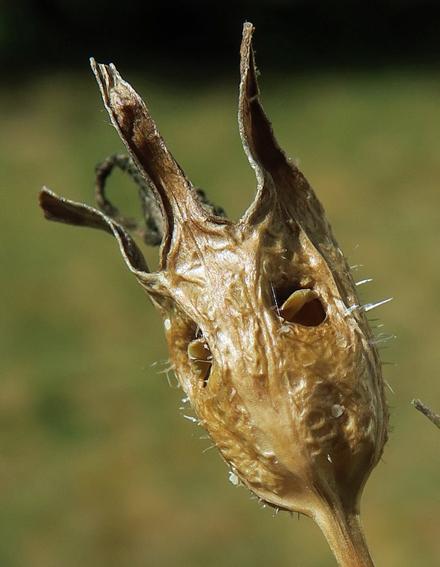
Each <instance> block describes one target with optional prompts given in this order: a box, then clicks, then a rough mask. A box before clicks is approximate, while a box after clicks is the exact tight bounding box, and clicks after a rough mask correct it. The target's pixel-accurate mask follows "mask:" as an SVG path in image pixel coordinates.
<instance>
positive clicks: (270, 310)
mask: <svg viewBox="0 0 440 567" xmlns="http://www.w3.org/2000/svg"><path fill="white" fill-rule="evenodd" d="M252 33H253V26H252V25H251V24H250V23H246V24H245V25H244V29H243V40H242V45H241V67H240V71H241V82H240V97H239V128H240V135H241V138H242V142H243V146H244V149H245V152H246V154H247V157H248V159H249V162H250V164H251V166H252V167H253V169H254V171H255V174H256V178H257V183H258V186H257V195H256V198H255V201H254V202H253V203H252V205H251V206H250V208H249V209H248V210H247V212H246V213H245V215H244V216H243V217H242V218H241V219H240V220H239V221H238V222H235V223H234V222H231V221H229V220H227V219H225V218H222V217H219V216H215V215H213V214H212V210H210V209H209V208H208V207H206V206H204V205H203V204H202V202H201V200H200V199H199V197H198V195H197V193H196V191H195V190H194V188H193V187H192V185H191V183H190V182H189V181H188V179H187V178H186V177H185V175H184V173H183V171H182V170H181V168H180V167H179V165H178V164H177V162H176V161H175V160H174V158H173V156H172V155H171V154H170V152H169V151H168V149H167V148H166V146H165V143H164V141H163V139H162V138H161V136H160V134H159V132H158V130H157V128H156V125H155V123H154V122H153V120H152V118H151V116H150V114H149V111H148V109H147V107H146V106H145V104H144V102H143V101H142V100H141V98H140V97H139V96H138V94H137V93H136V92H135V91H134V90H133V89H132V87H131V86H130V85H129V84H127V83H126V82H125V81H124V80H123V79H122V78H121V77H120V75H119V74H118V72H117V71H116V69H115V67H114V66H112V65H110V66H106V65H97V64H95V62H94V61H92V67H93V71H94V73H95V75H96V78H97V80H98V83H99V86H100V89H101V92H102V96H103V99H104V104H105V106H106V108H107V110H108V112H109V114H110V117H111V120H112V122H113V124H114V126H115V127H116V129H117V131H118V133H119V135H120V136H121V138H122V140H123V141H124V143H125V145H126V147H127V150H128V152H129V154H130V156H131V158H132V159H133V161H134V163H135V164H136V165H137V167H138V170H139V172H140V173H141V175H142V176H143V178H144V179H145V181H146V182H147V183H148V185H149V186H150V187H151V189H152V191H153V194H154V197H155V199H156V202H157V205H158V206H159V208H160V212H161V215H162V222H163V234H164V235H163V240H162V246H161V252H160V268H159V270H158V271H157V272H155V273H150V272H149V271H148V268H147V265H146V262H145V260H144V257H143V255H142V254H141V252H140V250H139V249H138V248H137V246H136V244H135V243H134V241H133V240H132V239H131V237H130V236H129V235H128V234H127V233H126V231H125V230H124V229H123V228H122V226H120V225H119V224H117V223H116V222H115V221H114V220H112V219H111V218H109V217H108V216H106V215H104V214H103V213H101V212H99V211H97V210H95V209H92V208H91V207H88V206H86V205H81V204H77V203H74V202H72V201H68V200H66V199H62V198H60V197H57V196H56V195H55V194H54V193H52V192H51V191H49V190H47V189H43V191H42V192H41V196H40V201H41V206H42V207H43V209H44V211H45V214H46V217H47V218H49V219H52V220H57V221H61V222H67V223H70V224H77V225H86V226H91V227H95V228H101V229H104V230H106V231H108V232H110V233H112V234H113V235H114V236H115V237H116V239H117V240H118V243H119V246H120V249H121V252H122V255H123V257H124V260H125V262H126V264H127V266H128V267H129V269H130V270H131V271H132V272H133V273H134V275H135V276H136V278H137V280H138V281H139V283H140V284H141V285H142V286H143V287H144V289H145V290H146V291H147V293H148V295H149V297H150V298H151V300H152V301H153V303H154V305H155V306H156V307H157V309H158V310H159V312H160V314H161V316H162V317H163V320H164V326H165V335H166V338H167V341H168V346H169V351H170V356H171V360H172V363H173V366H174V369H175V372H176V375H177V378H178V380H179V382H180V385H181V386H182V388H183V390H184V391H185V393H186V394H187V396H188V398H189V400H190V402H191V405H192V407H193V408H194V411H195V413H196V415H197V416H198V419H199V422H200V423H201V424H202V425H203V427H205V428H206V429H207V431H208V432H209V434H210V436H211V437H212V439H213V441H214V443H215V445H216V446H217V447H218V449H219V451H220V453H221V455H222V456H223V458H224V459H225V461H226V462H227V463H228V465H229V466H230V467H231V470H232V472H233V474H234V475H235V477H234V478H238V479H240V481H241V483H242V484H244V485H245V486H247V487H248V488H249V489H250V490H251V491H252V492H254V493H255V494H256V495H257V496H258V497H259V498H260V499H261V500H263V501H264V502H267V503H269V504H270V505H272V506H274V507H277V508H279V509H283V510H290V511H297V512H301V513H303V514H306V515H308V516H310V517H312V518H313V519H314V520H315V521H316V522H317V523H318V524H319V526H320V527H321V529H322V530H323V532H324V534H325V536H326V537H327V539H328V542H329V544H330V546H331V548H332V550H333V552H334V554H335V556H336V558H337V560H338V562H339V564H340V565H345V566H358V567H359V566H369V565H370V566H371V565H372V560H371V558H370V555H369V553H368V550H367V546H366V543H365V540H364V538H363V535H362V531H361V528H360V525H359V500H360V495H361V492H362V489H363V486H364V484H365V482H366V480H367V478H368V476H369V474H370V472H371V470H372V469H373V468H374V466H375V465H376V464H377V462H378V460H379V458H380V456H381V454H382V450H383V446H384V444H385V441H386V438H387V422H388V411H387V406H386V402H385V396H384V388H383V381H382V376H381V365H380V361H379V357H378V353H377V350H376V348H375V346H374V341H373V336H372V333H371V331H370V328H369V325H368V321H367V318H366V315H365V310H366V309H363V308H362V307H359V300H358V297H357V293H356V287H355V284H354V281H353V279H352V276H351V274H350V269H349V267H348V265H347V262H346V259H345V257H344V255H343V254H342V252H341V250H340V249H339V247H338V245H337V243H336V241H335V239H334V237H333V234H332V231H331V228H330V225H329V223H328V222H327V219H326V217H325V215H324V210H323V208H322V206H321V204H320V202H319V201H318V199H317V197H316V195H315V193H314V192H313V190H312V188H311V187H310V185H309V184H308V182H307V180H306V179H305V178H304V176H303V175H302V173H301V172H300V171H299V170H298V168H297V167H296V166H295V165H294V163H293V162H292V161H291V160H289V159H288V158H287V157H286V156H285V154H284V153H283V151H282V150H281V149H280V148H279V146H278V144H277V142H276V140H275V138H274V135H273V132H272V127H271V125H270V122H269V121H268V119H267V117H266V115H265V113H264V111H263V108H262V106H261V104H260V101H259V90H258V85H257V78H256V76H257V75H256V69H255V63H254V55H253V51H252V44H251V41H252Z"/></svg>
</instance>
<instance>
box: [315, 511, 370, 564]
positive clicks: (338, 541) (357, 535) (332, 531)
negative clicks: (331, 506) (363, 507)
mask: <svg viewBox="0 0 440 567" xmlns="http://www.w3.org/2000/svg"><path fill="white" fill-rule="evenodd" d="M315 519H316V522H317V523H318V525H319V527H320V528H321V530H322V531H323V533H324V535H325V537H326V539H327V542H328V544H329V546H330V548H331V550H332V551H333V554H334V556H335V558H336V560H337V562H338V565H339V566H340V567H374V563H373V560H372V559H371V555H370V553H369V551H368V547H367V542H366V541H365V537H364V534H363V532H362V527H361V524H360V521H359V515H358V514H356V513H345V512H344V511H343V510H336V509H335V510H328V511H327V513H323V514H320V515H319V516H317V517H316V518H315Z"/></svg>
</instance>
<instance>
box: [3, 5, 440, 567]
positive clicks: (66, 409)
mask: <svg viewBox="0 0 440 567" xmlns="http://www.w3.org/2000/svg"><path fill="white" fill-rule="evenodd" d="M312 4H313V9H314V10H315V11H313V10H312V9H311V8H310V4H309V5H308V7H307V3H304V2H292V3H288V2H275V3H272V4H271V3H269V2H256V3H254V4H253V5H251V4H250V3H238V5H237V4H236V3H235V4H234V7H233V8H232V7H231V9H230V10H229V11H228V7H227V4H226V5H224V4H222V5H215V6H213V7H212V8H211V7H208V9H207V11H208V12H210V11H211V10H215V14H214V15H213V14H211V13H208V14H206V13H205V10H206V8H205V7H203V5H202V4H199V3H197V2H190V3H189V4H188V3H187V4H186V5H185V7H183V6H182V5H179V6H180V8H179V10H180V11H179V10H177V12H175V13H174V12H172V10H170V9H169V7H168V8H166V7H165V8H164V7H163V8H162V10H160V9H159V7H157V6H155V7H154V8H153V7H151V6H150V5H149V4H148V3H147V4H144V5H143V7H142V9H143V10H144V11H145V10H146V11H147V12H148V10H150V11H151V13H149V14H146V15H145V19H140V20H139V19H138V20H137V19H136V13H137V12H136V9H139V10H140V9H141V7H140V5H136V6H134V7H132V8H130V9H131V10H132V12H130V11H129V12H128V13H129V14H131V16H130V18H131V19H130V18H128V19H127V10H129V8H127V7H126V6H125V7H119V8H118V9H119V11H117V10H116V7H115V6H114V5H113V3H112V2H109V3H106V4H105V5H104V4H103V3H102V2H98V3H97V4H93V7H92V6H90V7H89V8H87V5H86V3H84V2H78V3H76V5H75V6H76V8H74V7H73V6H74V3H72V2H65V3H57V2H55V3H54V2H42V3H41V4H40V8H38V7H37V4H36V3H34V2H17V3H15V4H13V5H12V3H11V5H9V6H8V5H7V4H6V5H5V6H4V7H3V8H1V12H0V14H1V15H2V22H1V23H2V25H1V26H0V47H1V48H2V49H1V59H2V62H3V70H4V72H3V75H2V82H1V85H0V108H1V110H0V113H1V130H0V172H1V173H0V180H1V188H2V189H1V191H0V199H1V208H0V226H1V230H2V239H1V245H0V258H1V265H2V277H1V279H0V292H1V297H2V316H1V318H0V337H1V341H0V349H1V356H0V360H1V376H0V483H1V484H0V566H1V567H22V566H23V567H31V566H32V567H59V566H62V567H64V566H65V567H73V566H77V565H82V566H84V567H101V566H106V567H113V566H114V567H119V566H133V567H141V566H142V567H144V566H148V567H149V566H158V567H175V566H181V565H183V566H189V567H199V566H200V567H201V566H205V565H211V566H213V567H227V566H228V567H229V566H234V567H235V566H237V567H238V566H250V565H252V566H262V565H273V566H275V567H312V566H319V567H321V566H322V567H327V566H329V567H330V566H331V565H334V561H333V559H332V557H331V555H330V551H329V549H328V548H327V544H326V543H325V541H324V538H323V536H322V535H321V534H320V532H319V531H318V528H317V527H315V526H314V525H313V523H312V522H311V521H310V520H308V519H307V518H304V517H301V518H300V519H297V518H296V516H295V517H290V516H288V515H287V514H284V513H280V514H279V515H278V516H276V517H274V515H273V512H272V511H271V510H269V509H261V506H260V505H259V504H258V503H257V502H256V501H255V500H252V499H251V497H250V494H249V493H248V492H247V491H246V490H245V489H243V488H236V487H234V486H233V485H232V484H230V483H229V482H228V479H227V469H226V467H225V465H224V464H223V462H222V461H221V459H220V458H219V456H218V455H217V454H216V453H215V450H208V449H209V447H210V445H211V443H210V441H209V440H208V439H206V438H205V434H204V432H203V431H202V430H201V429H200V428H198V427H196V426H195V425H194V424H192V423H190V422H189V421H187V420H186V419H184V418H183V416H182V411H181V410H179V407H180V406H181V402H180V400H181V398H182V396H183V393H182V391H180V390H179V389H178V388H177V387H176V383H175V380H174V378H173V377H172V376H169V381H168V379H167V374H166V372H164V370H165V369H166V368H167V351H166V347H165V341H164V338H163V334H162V325H161V322H160V319H159V316H158V315H157V314H156V312H155V311H154V309H153V307H152V306H151V304H150V303H149V301H148V299H147V298H146V296H145V295H144V294H143V292H142V291H141V289H140V287H139V286H137V285H136V283H135V281H134V279H133V278H132V277H131V276H130V274H129V273H128V272H127V270H126V269H125V267H124V265H123V262H122V260H121V258H120V256H119V253H118V251H117V248H116V245H115V243H114V242H113V241H112V239H110V238H109V237H108V236H107V235H105V234H100V233H97V232H93V231H86V230H85V231H83V230H80V229H75V228H71V227H65V226H61V225H55V224H50V223H47V222H46V221H44V220H43V217H42V214H41V211H40V210H39V209H38V207H37V192H38V190H39V188H40V186H41V185H42V184H44V183H45V184H47V185H48V186H49V187H51V188H52V189H53V190H55V191H56V192H58V193H60V194H62V195H64V196H67V197H70V198H72V199H75V200H79V201H84V202H89V203H91V202H92V200H93V181H94V179H93V177H94V174H93V170H94V166H95V164H96V163H97V162H98V161H99V160H101V159H102V158H104V157H106V156H107V155H108V154H111V153H114V152H115V151H121V149H122V146H121V143H120V142H119V140H118V137H117V135H116V132H115V131H114V129H113V128H112V127H110V125H109V120H108V117H107V115H106V113H105V112H104V111H103V106H102V103H101V100H100V97H99V95H98V90H97V87H96V85H95V84H94V79H93V78H92V76H91V73H90V72H89V71H88V69H87V60H86V57H85V55H86V54H87V55H91V54H97V55H98V56H99V55H101V59H102V58H104V60H108V59H109V58H112V59H115V60H116V62H117V63H118V66H119V69H120V71H121V72H122V73H123V75H124V76H125V78H126V79H127V80H129V81H130V82H131V83H132V84H133V85H134V86H135V87H136V88H137V90H138V91H139V92H140V93H141V94H142V95H143V96H144V98H145V99H146V100H147V101H148V104H149V107H150V109H151V111H152V113H153V116H154V117H155V118H156V120H157V122H158V124H159V127H160V128H161V131H162V134H163V135H164V137H165V139H166V140H167V143H168V145H169V147H170V148H171V149H172V151H173V152H174V154H175V155H176V157H177V159H178V160H179V162H180V163H181V164H182V165H183V166H184V168H185V170H186V172H187V174H188V175H189V177H190V178H191V179H192V181H193V183H194V184H196V185H198V186H201V187H204V188H206V190H207V191H208V193H209V195H210V196H211V197H212V199H213V200H215V201H216V202H218V203H220V204H222V205H223V206H224V207H225V208H226V210H227V212H228V213H229V215H230V216H231V217H232V218H237V217H239V216H240V215H241V214H242V213H243V211H244V210H245V209H246V207H247V206H248V205H249V203H250V202H251V199H252V198H253V192H254V186H255V181H254V178H253V174H252V172H251V170H250V168H249V166H248V164H247V162H246V158H245V156H244V153H243V151H242V149H241V145H240V141H239V136H238V129H237V125H236V103H237V89H238V46H239V41H240V28H241V24H242V22H243V21H244V20H245V19H246V18H248V19H250V20H251V21H253V22H254V23H255V24H256V25H257V34H256V38H255V40H256V48H257V56H258V61H259V62H260V68H261V70H262V72H263V75H262V78H261V86H262V90H263V103H264V105H265V108H266V110H267V112H268V114H269V115H270V117H271V119H272V121H273V124H274V128H275V131H276V134H277V137H278V139H279V141H280V143H281V145H282V146H283V147H284V148H285V149H286V151H287V152H288V154H289V155H291V156H294V157H296V158H297V159H299V161H300V167H301V168H302V170H303V171H304V173H305V174H306V176H307V177H308V179H309V180H310V182H311V183H312V185H313V186H314V187H315V189H316V190H317V193H318V195H319V197H320V198H321V200H322V201H323V203H324V206H325V208H326V210H327V213H328V217H329V218H330V221H331V223H332V225H333V228H334V231H335V234H336V236H337V238H338V240H339V242H340V244H341V247H342V248H343V250H344V251H345V253H346V255H347V256H348V258H349V260H350V263H351V264H357V265H358V264H362V266H361V267H359V268H358V269H357V271H356V277H357V279H364V278H366V277H373V278H374V282H373V283H370V284H367V285H365V286H363V287H361V288H360V291H361V295H362V298H363V299H364V300H365V301H375V300H380V299H383V298H386V297H389V296H393V297H394V298H395V299H394V301H393V302H392V303H391V304H388V305H386V306H384V307H382V308H380V310H377V312H375V311H373V313H374V315H373V316H379V317H381V319H382V321H383V323H384V324H385V327H384V329H385V331H386V332H390V333H392V334H395V335H397V340H395V341H394V342H392V343H391V344H389V345H388V348H387V349H385V350H384V351H383V352H382V357H383V360H384V361H386V362H389V363H391V364H389V365H387V366H385V377H386V379H387V380H388V382H389V383H390V391H389V392H388V399H389V404H390V406H391V427H392V431H391V436H390V441H389V443H388V445H387V447H386V451H385V455H384V459H383V462H381V463H380V465H379V466H378V467H377V469H376V471H375V472H374V473H373V476H372V477H371V479H370V482H369V483H368V485H367V488H366V491H365V495H364V499H363V521H364V525H365V530H366V534H367V538H368V541H369V543H370V546H371V549H372V553H373V555H374V557H375V558H376V560H377V565H378V566H387V567H388V566H389V567H394V566H399V567H412V566H414V565H423V566H424V567H434V566H436V565H438V564H439V562H440V537H439V535H440V534H439V522H438V515H439V504H440V495H439V484H440V483H439V476H440V452H439V442H440V434H439V432H438V431H437V430H436V429H435V428H434V427H433V426H432V425H431V424H430V423H429V422H428V421H427V420H426V419H425V418H424V417H422V416H421V415H420V414H418V413H417V412H416V411H415V410H414V409H413V408H412V406H411V405H410V401H411V399H412V398H413V397H420V398H422V399H423V400H424V401H425V402H426V403H428V404H430V405H432V406H433V407H434V408H436V409H437V410H440V388H439V378H438V370H439V368H440V349H439V347H438V345H439V343H440V325H439V323H440V300H439V296H438V294H439V289H440V263H439V260H440V255H439V242H440V237H439V221H440V211H439V205H440V199H439V194H438V188H439V184H440V160H439V156H440V137H439V130H440V73H439V71H438V69H437V66H436V56H437V54H438V45H437V43H436V41H437V42H438V39H437V38H438V37H439V35H438V34H436V33H435V31H436V30H438V29H439V26H438V18H437V19H435V18H436V17H437V16H436V13H435V11H429V10H428V8H429V7H430V6H431V4H430V3H429V2H427V3H425V2H422V3H416V2H402V3H399V2H390V3H386V4H387V6H388V7H387V10H385V11H384V12H383V14H382V15H378V14H377V13H376V14H375V13H370V11H369V10H367V12H366V13H367V14H368V19H367V20H365V18H364V19H363V20H362V16H360V15H359V14H358V13H357V12H355V11H354V10H352V11H351V12H350V11H348V8H347V7H348V6H349V5H350V3H346V2H344V3H335V4H333V11H332V10H330V9H329V7H328V4H327V5H325V3H323V2H322V3H319V2H318V3H312ZM330 4H332V3H330ZM97 5H98V6H99V7H100V8H101V10H102V13H101V12H100V11H99V9H98V8H97ZM128 5H130V4H129V3H128ZM421 5H423V6H424V8H423V9H424V10H425V12H422V13H421V7H420V6H421ZM41 6H43V8H44V9H43V8H41ZM237 6H239V7H238V8H237ZM252 6H253V7H252ZM197 7H199V9H198V10H197ZM431 7H432V6H431ZM357 9H359V7H358V8H357ZM57 10H58V12H60V13H62V15H63V18H64V19H61V20H60V19H57V17H58V16H57V14H58V12H57ZM105 10H106V11H105ZM112 10H113V11H112ZM121 10H122V15H121ZM166 10H169V13H166ZM301 10H302V11H301ZM320 10H321V11H320ZM54 14H55V15H54ZM72 14H73V15H74V17H73V16H72ZM402 14H403V15H402ZM58 15H59V14H58ZM55 16H57V17H55ZM146 16H149V17H146ZM184 16H186V19H185V18H184ZM320 16H322V17H320ZM324 16H325V17H324ZM364 16H365V14H364ZM154 18H156V19H154ZM161 18H162V19H161ZM206 18H208V21H209V25H211V28H210V29H207V27H206V25H205V27H203V26H202V24H201V22H202V23H203V21H204V19H206ZM289 18H290V20H289ZM329 18H330V19H329ZM332 18H333V19H332ZM384 18H387V19H386V20H385V23H384ZM375 21H376V22H378V24H377V25H378V27H375V25H376V24H375V23H374V22H375ZM167 22H168V27H167V26H166V25H165V24H166V23H167ZM395 22H399V26H400V25H401V24H402V22H403V23H406V24H407V28H404V27H403V28H402V29H400V28H399V29H397V27H396V26H395V25H394V24H395ZM415 22H416V23H415ZM423 22H424V23H425V27H423V26H422V23H423ZM45 26H46V27H45ZM78 26H79V27H78ZM81 26H82V27H81ZM115 26H120V30H121V31H120V34H119V35H115V33H114V28H115ZM435 26H437V28H436V27H435ZM84 27H85V28H86V31H87V30H89V32H90V33H88V35H87V34H85V31H84ZM208 28H209V26H208ZM327 28H328V29H327ZM78 29H79V31H78ZM75 30H76V31H75ZM170 30H171V31H170ZM210 30H211V31H210ZM298 30H299V31H298ZM326 30H327V31H326ZM405 30H407V32H408V33H407V32H406V31H405ZM411 30H412V32H411ZM161 32H162V34H161ZM208 32H209V33H211V32H212V34H213V38H212V42H209V41H207V38H208V39H209V33H208ZM296 32H297V33H296ZM410 32H411V33H412V35H411V33H410ZM48 34H49V35H48ZM265 37H266V39H265ZM268 38H269V39H268ZM274 38H275V39H274ZM396 46H397V47H399V46H400V47H399V48H398V49H397V48H396ZM434 46H435V49H434ZM388 47H389V48H390V49H388ZM107 50H108V56H107V55H106V51H107ZM280 51H281V52H280ZM119 52H120V54H121V57H120V58H119V57H118V53H119ZM292 53H294V54H295V55H292ZM260 54H261V57H260ZM405 54H406V55H405ZM143 58H144V60H145V64H144V63H143ZM110 183H111V195H112V197H113V198H114V199H115V201H117V202H118V204H121V206H122V208H125V210H126V209H127V208H128V209H129V210H131V211H135V207H136V199H135V192H134V191H133V187H132V186H131V185H130V182H129V181H127V180H126V179H125V178H124V177H123V176H122V174H115V175H114V177H113V178H112V180H111V182H110ZM147 256H148V259H149V261H150V263H151V264H152V265H154V264H155V262H156V261H157V250H150V251H148V252H147ZM391 388H392V390H393V392H391Z"/></svg>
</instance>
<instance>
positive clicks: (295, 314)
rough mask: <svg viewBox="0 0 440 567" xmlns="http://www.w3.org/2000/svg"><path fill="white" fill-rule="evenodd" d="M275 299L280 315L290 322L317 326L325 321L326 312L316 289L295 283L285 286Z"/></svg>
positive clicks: (276, 294)
mask: <svg viewBox="0 0 440 567" xmlns="http://www.w3.org/2000/svg"><path fill="white" fill-rule="evenodd" d="M275 301H276V306H277V310H278V312H279V314H280V316H281V317H282V318H283V319H285V320H286V321H289V322H290V323H297V324H298V325H304V326H305V327H317V326H318V325H320V324H321V323H323V322H324V321H325V318H326V312H325V309H324V306H323V304H322V301H321V299H320V297H319V294H318V292H317V291H315V290H314V289H311V288H300V287H298V286H297V285H294V284H293V285H292V286H289V287H287V286H285V287H283V288H281V289H280V290H279V291H278V293H277V292H276V291H275Z"/></svg>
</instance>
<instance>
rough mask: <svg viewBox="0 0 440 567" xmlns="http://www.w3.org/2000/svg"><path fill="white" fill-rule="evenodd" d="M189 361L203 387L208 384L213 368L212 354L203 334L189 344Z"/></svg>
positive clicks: (199, 334)
mask: <svg viewBox="0 0 440 567" xmlns="http://www.w3.org/2000/svg"><path fill="white" fill-rule="evenodd" d="M188 359H189V362H190V364H191V368H192V370H193V371H194V373H195V374H196V376H197V377H198V378H199V379H200V380H202V381H203V387H205V386H206V385H207V383H208V379H209V375H210V373H211V368H212V353H211V349H210V348H209V345H208V343H207V341H206V340H205V338H204V337H203V335H202V334H201V333H197V334H196V338H195V339H194V340H193V341H191V342H190V343H189V344H188Z"/></svg>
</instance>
